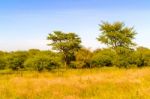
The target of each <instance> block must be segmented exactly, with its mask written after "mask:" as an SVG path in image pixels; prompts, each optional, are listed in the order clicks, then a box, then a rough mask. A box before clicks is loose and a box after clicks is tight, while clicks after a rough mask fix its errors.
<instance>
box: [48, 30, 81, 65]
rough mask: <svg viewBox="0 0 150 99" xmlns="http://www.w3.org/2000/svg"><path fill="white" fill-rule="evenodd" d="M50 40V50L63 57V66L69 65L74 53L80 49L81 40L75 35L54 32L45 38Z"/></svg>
mask: <svg viewBox="0 0 150 99" xmlns="http://www.w3.org/2000/svg"><path fill="white" fill-rule="evenodd" d="M47 39H48V40H51V43H50V44H49V45H51V46H52V49H54V50H56V51H58V52H60V53H61V54H62V56H63V61H64V62H65V65H69V64H70V62H71V58H70V57H73V55H74V52H75V51H76V50H78V49H79V48H80V43H81V40H80V38H79V37H78V35H76V34H75V33H63V32H61V31H54V32H53V33H51V34H49V35H48V37H47Z"/></svg>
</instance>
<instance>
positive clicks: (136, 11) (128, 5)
mask: <svg viewBox="0 0 150 99" xmlns="http://www.w3.org/2000/svg"><path fill="white" fill-rule="evenodd" d="M149 5H150V1H149V0H0V50H3V51H14V50H28V49H41V50H47V49H50V47H49V46H47V44H48V43H49V41H48V40H47V39H46V38H47V36H48V34H49V33H52V32H53V31H56V30H59V31H63V32H74V33H76V34H77V35H78V36H79V37H81V39H82V45H83V46H85V47H87V48H91V49H96V48H102V47H105V46H104V45H103V44H101V43H100V42H98V41H97V40H96V38H97V37H98V36H99V35H100V34H101V32H100V31H99V24H101V22H102V21H107V22H110V23H113V22H115V21H121V22H124V23H125V24H126V26H129V27H132V26H133V27H134V29H135V30H136V32H137V33H138V34H137V35H136V38H135V40H134V42H136V43H137V45H138V46H144V47H148V48H150V40H149V39H150V28H149V26H150V6H149Z"/></svg>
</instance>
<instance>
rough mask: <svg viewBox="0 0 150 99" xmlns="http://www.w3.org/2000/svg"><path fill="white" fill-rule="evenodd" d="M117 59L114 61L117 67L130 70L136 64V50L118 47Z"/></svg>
mask: <svg viewBox="0 0 150 99" xmlns="http://www.w3.org/2000/svg"><path fill="white" fill-rule="evenodd" d="M115 51H116V54H117V55H116V57H115V59H114V65H115V66H117V67H125V68H128V67H130V66H131V65H132V66H133V64H134V62H133V61H132V57H133V53H134V50H132V49H128V48H124V47H117V48H116V49H115Z"/></svg>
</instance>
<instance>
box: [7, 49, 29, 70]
mask: <svg viewBox="0 0 150 99" xmlns="http://www.w3.org/2000/svg"><path fill="white" fill-rule="evenodd" d="M26 59H27V53H26V52H21V51H17V52H12V53H10V54H8V55H7V56H6V61H7V65H8V68H11V69H12V70H19V69H24V65H23V64H24V61H25V60H26Z"/></svg>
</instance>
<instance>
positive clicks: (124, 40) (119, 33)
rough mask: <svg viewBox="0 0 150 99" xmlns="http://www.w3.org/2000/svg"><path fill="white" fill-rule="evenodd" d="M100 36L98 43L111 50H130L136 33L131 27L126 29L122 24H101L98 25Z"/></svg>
mask: <svg viewBox="0 0 150 99" xmlns="http://www.w3.org/2000/svg"><path fill="white" fill-rule="evenodd" d="M100 31H101V32H102V34H101V35H100V36H99V37H98V38H97V39H98V41H100V42H101V43H104V44H106V45H108V46H109V47H112V48H117V47H125V48H130V47H132V46H134V45H135V43H133V42H132V40H133V39H134V36H135V34H136V32H135V31H134V28H133V27H131V28H130V27H126V26H125V25H124V23H122V22H115V23H113V24H110V23H108V22H102V24H101V25H100Z"/></svg>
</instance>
